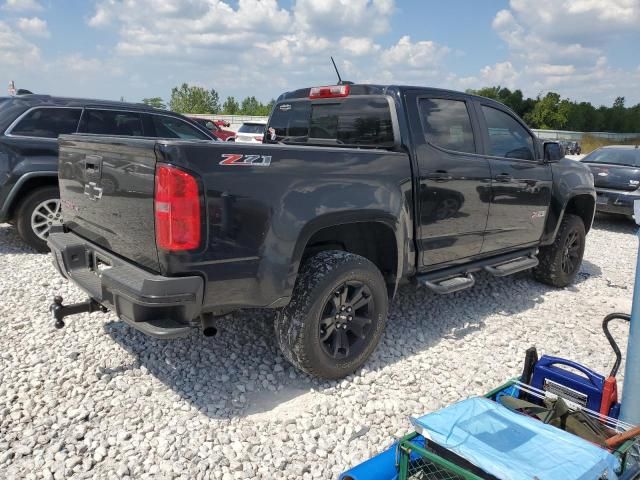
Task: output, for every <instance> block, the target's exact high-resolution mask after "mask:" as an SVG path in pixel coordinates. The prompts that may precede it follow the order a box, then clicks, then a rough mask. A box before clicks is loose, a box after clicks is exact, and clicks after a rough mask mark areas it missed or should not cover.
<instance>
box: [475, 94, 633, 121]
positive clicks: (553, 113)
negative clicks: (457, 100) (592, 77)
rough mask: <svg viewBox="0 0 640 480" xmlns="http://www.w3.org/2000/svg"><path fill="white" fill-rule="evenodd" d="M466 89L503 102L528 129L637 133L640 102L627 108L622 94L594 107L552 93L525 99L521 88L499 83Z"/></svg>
mask: <svg viewBox="0 0 640 480" xmlns="http://www.w3.org/2000/svg"><path fill="white" fill-rule="evenodd" d="M467 92H468V93H474V94H476V95H481V96H483V97H488V98H493V99H494V100H498V101H499V102H502V103H504V104H505V105H507V106H508V107H510V108H511V109H512V110H513V111H514V112H516V113H517V114H518V115H519V116H520V117H522V118H523V119H524V121H525V122H527V124H528V125H529V126H530V127H531V128H542V129H551V130H575V131H578V132H613V133H639V132H640V103H639V104H637V105H634V106H632V107H627V106H625V99H624V97H618V98H616V99H615V101H614V102H613V105H612V106H610V107H606V106H604V105H602V106H600V107H595V106H594V105H592V104H591V103H589V102H576V101H573V100H570V99H568V98H561V96H560V95H559V94H558V93H555V92H548V93H547V94H546V95H544V96H542V95H538V96H537V97H536V98H524V96H523V95H522V91H520V90H513V91H511V90H509V89H508V88H505V87H500V86H497V87H485V88H481V89H479V90H467Z"/></svg>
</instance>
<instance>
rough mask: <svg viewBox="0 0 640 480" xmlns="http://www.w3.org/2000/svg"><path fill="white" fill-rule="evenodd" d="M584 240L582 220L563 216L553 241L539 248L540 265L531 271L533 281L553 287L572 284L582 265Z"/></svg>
mask: <svg viewBox="0 0 640 480" xmlns="http://www.w3.org/2000/svg"><path fill="white" fill-rule="evenodd" d="M585 240H586V232H585V228H584V223H582V219H581V218H580V217H578V216H577V215H572V214H567V215H565V216H564V218H563V219H562V224H561V225H560V228H559V229H558V234H557V235H556V239H555V241H554V242H553V243H552V244H551V245H548V246H546V247H541V248H540V253H539V254H538V260H539V261H540V264H539V265H538V266H537V267H536V268H534V269H533V276H534V277H535V279H536V280H538V281H540V282H542V283H546V284H548V285H552V286H554V287H566V286H567V285H569V284H570V283H572V282H573V280H574V279H575V278H576V275H577V274H578V271H579V270H580V266H581V265H582V258H583V256H584V246H585Z"/></svg>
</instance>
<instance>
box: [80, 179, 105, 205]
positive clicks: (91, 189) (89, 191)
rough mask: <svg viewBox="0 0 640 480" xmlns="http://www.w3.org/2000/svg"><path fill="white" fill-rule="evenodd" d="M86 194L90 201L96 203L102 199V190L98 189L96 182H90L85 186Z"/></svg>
mask: <svg viewBox="0 0 640 480" xmlns="http://www.w3.org/2000/svg"><path fill="white" fill-rule="evenodd" d="M84 194H85V195H86V196H87V197H89V200H93V201H94V202H95V201H97V200H100V199H101V198H102V188H101V187H98V186H97V185H96V183H95V182H89V183H86V184H85V186H84Z"/></svg>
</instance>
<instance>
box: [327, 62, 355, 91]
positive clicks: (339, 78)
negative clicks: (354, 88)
mask: <svg viewBox="0 0 640 480" xmlns="http://www.w3.org/2000/svg"><path fill="white" fill-rule="evenodd" d="M330 58H331V63H333V68H335V69H336V75H338V85H353V82H350V81H349V80H344V81H343V80H342V77H341V76H340V72H339V71H338V67H337V66H336V62H335V60H334V59H333V57H330Z"/></svg>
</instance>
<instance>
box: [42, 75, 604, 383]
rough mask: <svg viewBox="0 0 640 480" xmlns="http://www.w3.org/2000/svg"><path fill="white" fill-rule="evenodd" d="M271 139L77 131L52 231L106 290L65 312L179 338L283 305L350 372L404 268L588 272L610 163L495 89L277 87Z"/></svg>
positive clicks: (288, 332)
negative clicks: (599, 189) (577, 154)
mask: <svg viewBox="0 0 640 480" xmlns="http://www.w3.org/2000/svg"><path fill="white" fill-rule="evenodd" d="M264 142H265V143H263V144H257V145H236V144H229V143H220V144H211V143H206V142H199V141H182V140H157V139H156V140H152V139H132V138H117V137H106V136H95V135H79V134H75V135H64V136H61V137H60V168H59V172H60V193H61V199H62V209H63V214H64V219H65V222H64V226H62V227H58V228H56V229H55V231H52V233H51V235H50V236H49V246H50V247H51V250H52V254H53V258H54V260H55V264H56V266H57V268H58V269H59V271H60V272H61V274H62V275H64V276H65V277H66V278H68V279H71V280H72V281H74V282H75V283H77V284H78V285H79V286H80V287H81V288H82V289H84V290H85V291H86V292H87V293H88V295H89V297H90V298H89V300H88V301H87V302H85V303H80V304H75V305H64V304H63V301H62V299H61V298H60V297H56V298H55V300H54V303H53V304H52V305H51V310H52V313H53V317H54V319H55V321H56V325H57V326H58V327H62V326H63V325H64V321H63V318H64V317H66V316H67V315H71V314H74V313H78V312H87V311H96V310H103V311H104V310H106V309H110V310H113V311H115V312H116V314H117V315H118V316H119V317H120V318H121V319H122V320H124V321H125V322H127V323H129V324H130V325H131V326H133V327H135V328H137V329H139V330H141V331H143V332H145V333H147V334H149V335H153V336H156V337H163V338H172V337H178V336H183V335H186V334H188V332H189V330H190V329H191V328H192V327H197V326H199V327H201V328H202V329H203V333H204V334H212V333H214V332H215V323H214V322H215V318H216V317H217V316H220V315H226V314H228V313H230V312H234V311H237V310H239V309H249V308H270V309H274V310H275V311H276V312H277V315H276V318H275V337H276V339H277V342H278V344H279V346H280V348H281V349H282V352H283V354H284V356H285V357H286V358H287V359H288V360H289V361H290V362H291V363H292V364H294V365H295V366H296V367H298V368H300V369H301V370H303V371H305V372H308V373H310V374H312V375H317V376H320V377H324V378H340V377H342V376H345V375H347V374H349V373H350V372H353V371H354V370H355V369H357V368H358V367H359V366H361V365H362V364H363V363H364V362H365V360H366V359H367V357H368V356H369V355H370V354H371V352H372V351H373V350H374V348H375V347H376V345H377V343H378V341H379V339H380V336H381V334H382V332H383V328H384V325H385V320H386V317H387V310H388V305H389V301H390V300H391V299H393V297H394V294H395V293H396V290H397V288H398V285H399V284H400V283H401V282H402V281H405V280H411V281H414V282H416V283H417V284H422V285H424V286H426V287H428V288H430V289H432V290H433V291H434V292H437V293H450V292H455V291H458V290H462V289H464V288H468V287H471V286H472V285H473V284H474V276H473V273H474V272H477V271H480V270H485V271H487V272H490V273H491V274H493V275H496V276H504V275H508V274H511V273H514V272H518V271H521V270H525V269H529V268H532V269H533V275H534V276H535V278H537V279H538V280H540V281H542V282H545V283H548V284H550V285H553V286H556V287H563V286H566V285H568V284H569V283H570V282H571V281H572V280H573V279H574V277H575V276H576V274H577V272H578V270H579V268H580V264H581V262H582V256H583V251H584V247H585V235H586V233H587V232H588V231H589V229H590V227H591V224H592V221H593V215H594V210H595V208H594V207H595V191H594V186H593V176H592V175H591V173H590V172H589V170H588V168H587V167H586V166H585V165H582V164H581V163H579V162H575V161H572V160H567V159H561V158H560V157H561V155H560V149H559V146H558V144H557V143H554V142H549V143H542V142H540V141H538V140H537V138H536V137H535V136H534V135H533V134H532V133H531V131H530V130H529V129H528V128H527V126H526V125H525V124H524V123H523V122H522V120H520V119H519V118H518V117H517V116H516V115H515V114H514V113H513V112H512V111H511V110H509V109H508V108H506V107H505V106H504V105H502V104H500V103H497V102H495V101H492V100H489V99H486V98H482V97H477V96H472V95H467V94H463V93H457V92H452V91H445V90H437V89H429V88H421V87H404V86H379V85H353V84H350V85H337V86H328V87H314V88H310V89H309V88H306V89H301V90H297V91H293V92H289V93H286V94H283V95H281V96H280V97H279V99H278V101H277V103H276V105H275V107H274V109H273V112H272V114H271V117H270V119H269V122H268V124H267V128H266V132H265V140H264ZM130 165H136V166H137V167H138V168H137V172H138V173H137V175H136V177H135V178H133V177H132V176H131V175H129V174H128V173H127V170H126V166H130ZM104 178H115V179H116V182H114V183H115V185H116V188H111V187H110V188H109V190H107V189H106V188H105V187H104V185H103V179H104ZM110 185H111V184H110Z"/></svg>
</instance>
